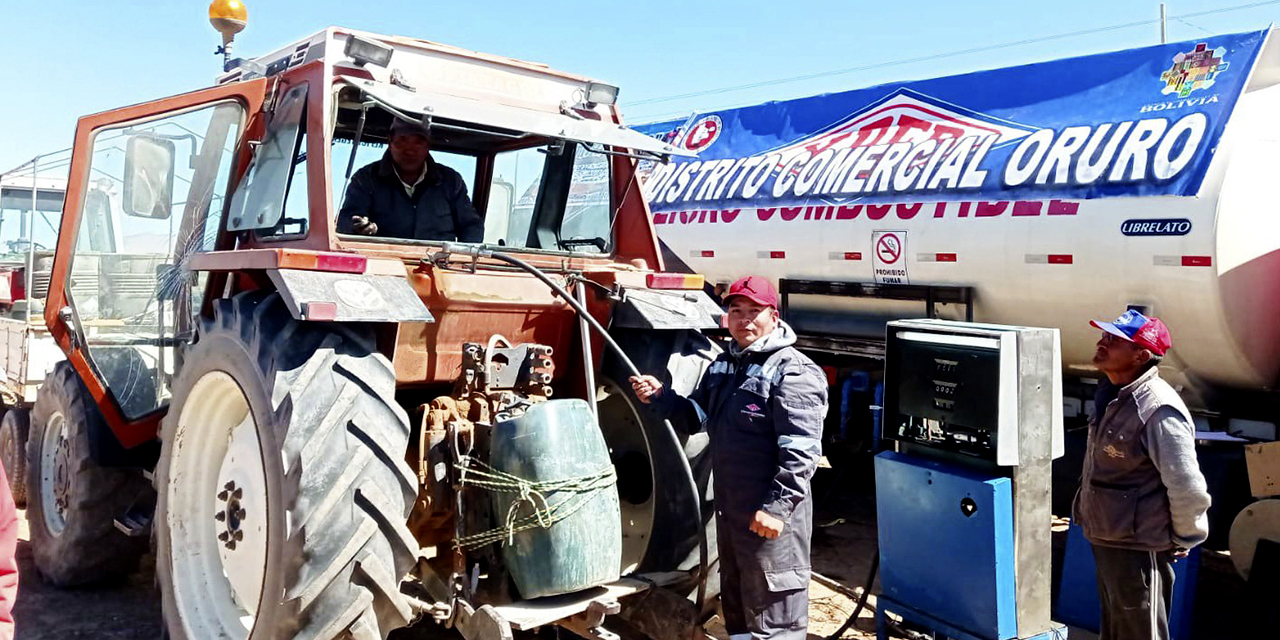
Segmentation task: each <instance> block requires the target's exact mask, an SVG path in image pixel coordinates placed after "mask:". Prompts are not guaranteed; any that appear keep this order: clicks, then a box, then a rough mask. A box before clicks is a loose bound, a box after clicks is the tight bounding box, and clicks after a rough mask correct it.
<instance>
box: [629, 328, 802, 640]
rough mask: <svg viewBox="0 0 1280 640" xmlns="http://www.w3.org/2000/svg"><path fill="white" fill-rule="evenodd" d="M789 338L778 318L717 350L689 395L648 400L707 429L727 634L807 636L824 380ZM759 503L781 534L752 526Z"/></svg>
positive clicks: (685, 425) (678, 421) (675, 418)
mask: <svg viewBox="0 0 1280 640" xmlns="http://www.w3.org/2000/svg"><path fill="white" fill-rule="evenodd" d="M794 343H795V333H794V332H793V331H792V330H791V327H789V326H787V325H786V323H779V326H778V328H777V329H776V330H775V331H774V332H773V333H771V334H769V335H768V336H765V337H763V338H761V339H759V340H757V341H756V342H755V343H753V344H752V345H751V346H749V347H747V348H746V349H744V350H740V349H738V347H737V345H736V344H734V345H732V348H731V349H730V350H729V351H727V352H725V353H722V354H720V356H719V357H718V358H716V360H715V361H714V362H713V363H712V364H711V366H710V368H709V369H708V370H707V372H706V374H705V375H704V377H703V379H702V381H701V382H700V383H699V384H698V386H697V388H696V389H694V391H693V393H691V394H690V395H689V397H687V398H686V397H683V396H680V395H678V394H677V393H675V392H673V391H671V390H670V389H669V388H668V389H664V390H663V392H662V393H661V394H660V395H659V396H658V397H657V399H656V400H655V402H654V407H655V410H656V411H658V412H659V414H660V415H662V416H663V417H665V418H668V419H670V420H671V421H672V424H674V425H676V426H677V428H680V429H683V430H685V431H686V432H688V433H692V432H694V431H697V430H698V429H699V428H700V427H701V428H705V429H706V430H707V433H708V434H709V436H710V440H711V469H712V477H713V480H712V490H713V492H714V504H715V510H716V530H717V533H718V540H717V542H718V544H719V554H720V587H721V593H720V598H721V606H722V607H723V610H724V618H725V620H724V622H725V628H726V630H727V631H728V632H729V634H730V637H731V638H732V639H733V640H746V639H748V638H754V639H757V640H760V639H764V638H778V639H785V640H804V638H805V637H806V631H807V627H808V607H809V591H808V589H809V571H810V564H809V547H810V538H811V536H812V533H813V499H812V496H811V495H810V490H809V481H810V479H811V478H812V477H813V473H814V470H815V469H816V468H817V464H818V459H819V458H820V457H821V455H822V426H823V421H824V420H825V418H826V415H827V381H826V376H825V375H824V374H823V372H822V369H820V368H819V367H818V366H817V365H815V364H814V363H813V361H812V360H810V359H809V358H808V357H806V356H805V355H804V354H802V353H800V352H799V351H797V350H796V349H795V348H794V347H792V346H791V345H792V344H794ZM760 510H763V511H765V512H767V513H770V514H772V515H774V516H775V517H777V518H779V519H781V520H782V521H783V522H784V523H786V526H785V527H784V528H783V530H782V534H781V535H780V536H779V537H778V538H776V539H773V540H767V539H765V538H762V537H760V536H759V535H757V534H755V533H753V532H752V531H751V529H750V526H751V521H752V520H753V519H754V517H755V513H756V511H760Z"/></svg>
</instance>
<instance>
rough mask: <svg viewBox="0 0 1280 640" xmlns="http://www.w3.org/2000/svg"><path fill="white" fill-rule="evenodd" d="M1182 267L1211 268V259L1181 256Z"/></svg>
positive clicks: (1207, 257) (1208, 257)
mask: <svg viewBox="0 0 1280 640" xmlns="http://www.w3.org/2000/svg"><path fill="white" fill-rule="evenodd" d="M1182 266H1184V267H1211V266H1213V258H1212V257H1210V256H1182Z"/></svg>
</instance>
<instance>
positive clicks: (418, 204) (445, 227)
mask: <svg viewBox="0 0 1280 640" xmlns="http://www.w3.org/2000/svg"><path fill="white" fill-rule="evenodd" d="M353 216H364V217H367V218H369V220H371V221H372V222H374V223H375V224H377V225H378V232H377V234H376V235H378V236H381V237H384V238H406V239H410V240H459V241H462V242H480V241H481V240H483V239H484V219H483V218H481V217H480V214H478V213H476V210H475V207H473V206H472V205H471V199H470V198H469V197H467V185H466V183H465V182H463V180H462V176H461V175H458V172H457V171H454V170H453V169H450V168H449V167H446V166H444V165H442V164H438V163H436V162H435V161H434V160H432V159H431V158H430V157H429V156H428V157H427V176H426V177H425V178H423V180H422V182H421V183H419V184H418V186H417V188H416V189H415V190H414V192H413V197H410V196H409V194H408V193H406V192H405V190H404V185H403V183H401V182H400V178H399V177H398V176H396V170H395V165H394V164H393V163H392V161H391V153H390V152H389V151H388V152H387V153H385V154H383V156H382V159H381V160H379V161H377V162H374V163H372V164H369V165H366V166H364V167H362V168H361V169H360V170H359V171H357V172H356V173H355V175H353V176H351V184H349V185H348V186H347V196H346V198H345V199H344V200H343V201H342V209H341V210H339V211H338V233H355V230H354V228H353V224H352V220H351V218H352V217H353Z"/></svg>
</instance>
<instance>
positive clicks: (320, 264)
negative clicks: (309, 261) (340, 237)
mask: <svg viewBox="0 0 1280 640" xmlns="http://www.w3.org/2000/svg"><path fill="white" fill-rule="evenodd" d="M366 264H368V259H367V258H365V257H364V256H351V255H342V254H335V253H322V254H320V255H318V256H316V269H317V270H319V271H338V272H341V273H364V268H365V265H366Z"/></svg>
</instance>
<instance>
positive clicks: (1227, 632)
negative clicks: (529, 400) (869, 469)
mask: <svg viewBox="0 0 1280 640" xmlns="http://www.w3.org/2000/svg"><path fill="white" fill-rule="evenodd" d="M821 475H827V474H820V477H819V478H818V479H817V480H818V481H817V482H815V496H816V497H817V499H818V507H819V508H818V510H817V515H816V517H815V530H814V539H813V566H814V571H815V572H817V573H818V574H820V576H821V578H815V580H814V582H812V583H811V584H810V587H809V598H810V606H809V640H823V639H824V638H826V637H827V636H828V635H830V634H831V633H832V632H834V631H836V630H837V629H838V628H839V627H840V626H841V625H842V624H843V623H844V621H845V620H846V619H847V618H848V616H849V614H850V612H852V611H853V609H854V606H855V600H854V598H853V597H851V596H852V595H856V594H858V593H860V589H861V587H862V585H863V583H864V582H865V581H866V579H867V573H868V571H869V569H870V562H871V557H872V556H871V554H872V553H873V552H874V550H875V548H876V547H875V539H876V529H875V503H874V501H873V500H872V498H871V496H870V495H869V493H868V492H866V491H860V490H856V489H855V490H852V491H850V490H847V489H849V488H850V486H853V487H856V486H858V485H859V484H861V485H862V486H867V485H866V484H864V483H865V481H866V479H861V480H859V479H855V478H834V479H833V478H831V477H829V475H828V477H827V478H822V477H821ZM849 483H852V485H850V484H849ZM837 489H839V490H837ZM19 515H20V517H22V518H23V520H22V530H21V534H20V539H19V542H18V566H19V570H20V572H21V577H20V581H21V582H20V585H19V590H18V602H17V605H16V609H15V611H14V616H15V620H16V621H17V628H18V632H17V637H18V639H19V640H53V639H58V640H62V639H67V638H93V639H95V640H126V639H130V640H132V639H135V638H136V639H146V640H155V639H156V638H159V637H160V630H161V618H160V615H161V614H160V601H159V595H158V593H157V592H156V589H155V587H154V580H155V577H154V576H155V573H154V561H153V560H152V559H150V558H147V559H145V560H144V562H143V569H142V571H140V572H139V573H138V574H136V575H134V576H129V577H127V578H125V579H124V580H123V581H121V582H119V583H117V584H115V585H113V586H109V587H100V588H94V589H81V590H71V591H63V590H59V589H56V588H54V587H52V586H50V585H48V584H46V583H44V582H43V581H42V580H41V579H40V577H39V576H38V575H37V574H36V571H35V568H34V567H33V566H32V560H31V549H30V545H29V543H28V542H27V540H28V535H27V531H26V520H25V513H24V512H22V511H19ZM1064 539H1065V533H1063V532H1059V533H1056V534H1055V543H1056V544H1055V546H1056V547H1058V549H1057V553H1056V554H1055V555H1056V556H1057V557H1058V558H1060V557H1061V547H1062V544H1061V542H1062V541H1063V540H1064ZM878 590H879V585H878V583H876V584H875V586H873V588H872V593H873V594H874V593H875V592H876V591H878ZM1243 592H1244V583H1243V581H1242V580H1241V579H1240V578H1239V577H1238V576H1236V574H1235V572H1234V570H1232V568H1231V561H1230V558H1229V557H1227V556H1225V555H1223V554H1219V553H1206V554H1205V555H1204V559H1203V564H1202V568H1201V575H1200V581H1199V589H1198V591H1197V606H1196V616H1195V633H1194V634H1193V638H1195V639H1197V640H1199V639H1204V640H1219V639H1220V638H1244V637H1254V636H1250V635H1248V633H1247V632H1246V631H1245V630H1244V628H1243V627H1241V626H1239V625H1241V622H1240V618H1241V616H1242V609H1243V606H1244V605H1243V603H1244V602H1245V601H1246V599H1245V598H1244V597H1243ZM867 604H868V606H867V607H865V608H864V610H863V611H862V612H861V614H860V616H859V618H858V620H857V622H856V624H854V625H853V626H852V627H851V628H850V629H849V630H848V631H847V632H846V633H845V634H844V636H843V637H842V640H861V639H866V638H874V637H875V617H874V616H875V612H874V607H875V596H874V595H873V596H871V597H870V598H869V600H868V603H867ZM707 632H708V635H709V636H711V637H712V638H717V640H727V637H728V636H727V634H726V633H725V632H724V627H723V625H721V624H719V621H718V619H713V620H712V621H711V623H709V624H708V625H707ZM445 635H447V636H449V637H450V638H452V639H453V640H456V639H457V638H458V636H456V635H454V634H441V633H439V632H433V631H431V630H429V629H421V628H418V629H415V630H414V631H413V632H411V633H408V634H405V635H404V636H397V637H399V638H400V640H408V638H413V639H414V640H417V639H424V638H432V639H433V640H439V639H440V638H442V636H445ZM560 637H568V636H567V634H565V635H561V636H560ZM1070 637H1071V638H1072V640H1091V639H1093V638H1095V636H1093V635H1092V634H1089V633H1087V632H1083V631H1079V630H1075V629H1073V630H1072V631H1071V634H1070Z"/></svg>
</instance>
